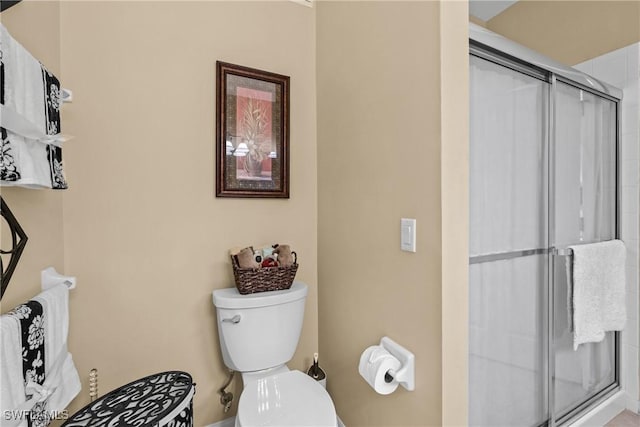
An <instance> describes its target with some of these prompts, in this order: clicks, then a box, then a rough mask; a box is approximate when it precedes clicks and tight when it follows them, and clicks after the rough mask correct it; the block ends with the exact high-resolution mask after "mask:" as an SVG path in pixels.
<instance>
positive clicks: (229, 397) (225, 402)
mask: <svg viewBox="0 0 640 427" xmlns="http://www.w3.org/2000/svg"><path fill="white" fill-rule="evenodd" d="M235 317H240V316H234V318H235ZM239 321H240V320H238V322H239ZM236 323H237V322H236ZM233 374H235V371H232V370H231V369H230V370H229V377H228V378H227V381H226V382H225V383H224V385H223V386H222V387H221V388H220V390H218V393H220V403H221V404H222V406H224V412H228V411H229V409H231V403H232V402H233V393H231V392H230V391H226V390H225V389H226V388H227V387H229V384H231V381H232V380H233Z"/></svg>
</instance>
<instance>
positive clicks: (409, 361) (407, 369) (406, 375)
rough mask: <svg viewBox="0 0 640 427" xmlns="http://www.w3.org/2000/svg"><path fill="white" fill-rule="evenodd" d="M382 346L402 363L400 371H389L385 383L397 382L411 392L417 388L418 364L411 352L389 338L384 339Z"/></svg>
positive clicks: (381, 341)
mask: <svg viewBox="0 0 640 427" xmlns="http://www.w3.org/2000/svg"><path fill="white" fill-rule="evenodd" d="M380 346H381V347H383V348H384V349H385V350H387V351H388V352H389V353H391V355H393V357H395V358H396V359H398V360H399V361H400V364H401V365H400V369H398V370H397V371H395V372H394V371H393V370H389V372H387V373H386V374H385V377H384V379H385V382H388V383H390V382H393V381H397V382H398V383H400V385H401V386H402V387H404V388H406V389H407V390H409V391H413V390H415V388H416V378H415V370H416V362H415V356H414V355H413V353H411V352H410V351H409V350H407V349H406V348H404V347H403V346H401V345H400V344H398V343H397V342H395V341H394V340H392V339H391V338H389V337H382V339H381V340H380Z"/></svg>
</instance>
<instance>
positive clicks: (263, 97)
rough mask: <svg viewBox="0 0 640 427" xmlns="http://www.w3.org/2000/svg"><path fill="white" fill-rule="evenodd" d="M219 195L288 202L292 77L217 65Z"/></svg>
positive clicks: (236, 66) (217, 186) (222, 63)
mask: <svg viewBox="0 0 640 427" xmlns="http://www.w3.org/2000/svg"><path fill="white" fill-rule="evenodd" d="M216 110H217V111H216V196H217V197H276V198H289V77H288V76H283V75H280V74H275V73H270V72H267V71H261V70H256V69H254V68H248V67H243V66H240V65H234V64H229V63H226V62H220V61H218V62H217V63H216Z"/></svg>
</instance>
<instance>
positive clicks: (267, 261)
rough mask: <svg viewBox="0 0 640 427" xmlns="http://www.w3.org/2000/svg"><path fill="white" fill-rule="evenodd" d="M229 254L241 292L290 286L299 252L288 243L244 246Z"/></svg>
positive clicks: (273, 289)
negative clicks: (259, 247) (262, 246)
mask: <svg viewBox="0 0 640 427" xmlns="http://www.w3.org/2000/svg"><path fill="white" fill-rule="evenodd" d="M233 252H234V251H232V254H231V265H232V266H233V276H234V278H235V281H236V288H238V292H240V293H241V294H242V295H247V294H254V293H257V292H267V291H280V290H283V289H289V288H290V287H291V285H292V284H293V279H294V278H295V277H296V272H297V271H298V256H297V254H296V253H295V252H293V251H291V248H290V247H289V245H273V246H272V247H267V248H265V249H262V250H259V251H255V250H254V249H253V247H248V248H244V249H242V250H241V251H239V252H237V253H233Z"/></svg>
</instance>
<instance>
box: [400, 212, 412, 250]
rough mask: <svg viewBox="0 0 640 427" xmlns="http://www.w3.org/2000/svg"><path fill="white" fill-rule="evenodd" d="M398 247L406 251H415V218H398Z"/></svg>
mask: <svg viewBox="0 0 640 427" xmlns="http://www.w3.org/2000/svg"><path fill="white" fill-rule="evenodd" d="M400 249H402V250H403V251H407V252H415V251H416V220H415V219H412V218H402V219H400Z"/></svg>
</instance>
